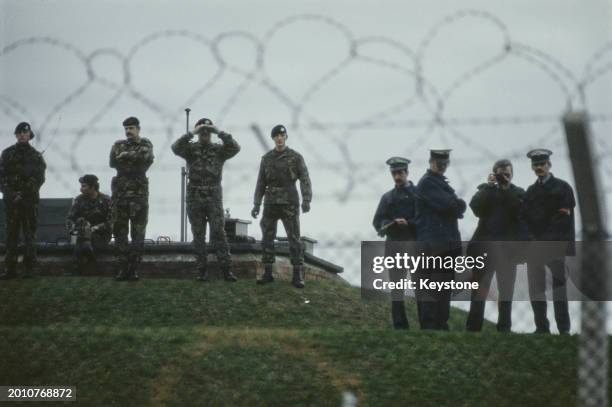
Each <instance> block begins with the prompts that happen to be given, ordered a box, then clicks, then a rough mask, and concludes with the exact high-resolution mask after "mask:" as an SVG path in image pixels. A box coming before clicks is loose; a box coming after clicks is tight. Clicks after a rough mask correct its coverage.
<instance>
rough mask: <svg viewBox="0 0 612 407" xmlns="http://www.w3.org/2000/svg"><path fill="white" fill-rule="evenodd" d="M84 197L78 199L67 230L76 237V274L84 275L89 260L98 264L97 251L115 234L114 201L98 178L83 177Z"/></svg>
mask: <svg viewBox="0 0 612 407" xmlns="http://www.w3.org/2000/svg"><path fill="white" fill-rule="evenodd" d="M79 182H80V183H81V195H79V196H77V197H76V198H74V200H73V201H72V207H71V208H70V212H69V213H68V216H67V217H66V228H67V229H68V232H69V233H70V234H71V235H76V237H77V240H76V244H75V247H74V271H73V272H72V273H71V274H80V271H81V269H82V268H83V266H85V265H86V264H87V262H88V261H95V251H97V250H99V249H102V248H105V247H107V246H108V243H109V242H110V239H111V235H112V222H111V198H110V196H108V195H105V194H103V193H101V192H100V184H99V183H98V177H96V176H95V175H91V174H87V175H84V176H82V177H81V178H79Z"/></svg>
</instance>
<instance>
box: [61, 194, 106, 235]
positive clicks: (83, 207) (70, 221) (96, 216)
mask: <svg viewBox="0 0 612 407" xmlns="http://www.w3.org/2000/svg"><path fill="white" fill-rule="evenodd" d="M80 218H83V219H85V220H86V221H88V222H89V224H90V225H91V226H92V227H93V226H99V227H100V228H99V229H98V230H99V231H100V232H102V233H105V234H108V235H110V234H111V231H112V229H111V198H110V196H108V195H105V194H102V193H98V197H97V198H96V199H93V200H92V199H90V198H89V197H88V196H86V195H83V194H81V195H79V196H77V197H76V198H74V199H73V200H72V207H71V208H70V212H68V216H67V217H66V228H67V229H68V230H69V231H70V230H72V229H74V228H75V226H76V224H77V221H78V220H79V219H80Z"/></svg>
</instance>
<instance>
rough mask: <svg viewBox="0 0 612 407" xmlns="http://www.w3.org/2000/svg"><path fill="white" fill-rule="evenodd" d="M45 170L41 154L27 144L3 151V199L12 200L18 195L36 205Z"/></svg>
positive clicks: (0, 158)
mask: <svg viewBox="0 0 612 407" xmlns="http://www.w3.org/2000/svg"><path fill="white" fill-rule="evenodd" d="M46 168H47V164H46V163H45V160H44V159H43V156H42V154H41V153H39V152H38V151H36V149H35V148H34V147H32V146H31V145H29V144H23V145H22V144H19V143H16V144H14V145H12V146H10V147H8V148H7V149H5V150H4V151H3V152H2V155H1V156H0V191H2V193H3V194H4V198H5V199H13V198H14V197H15V195H16V194H18V193H19V194H21V196H22V198H23V199H24V200H26V201H28V202H34V203H37V202H38V201H39V199H40V195H39V190H40V187H41V186H42V184H44V182H45V169H46Z"/></svg>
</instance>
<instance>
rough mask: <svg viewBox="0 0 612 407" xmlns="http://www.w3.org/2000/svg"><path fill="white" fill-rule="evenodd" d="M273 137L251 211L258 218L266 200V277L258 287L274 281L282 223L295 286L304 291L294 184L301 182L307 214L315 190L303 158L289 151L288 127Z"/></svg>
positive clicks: (263, 223)
mask: <svg viewBox="0 0 612 407" xmlns="http://www.w3.org/2000/svg"><path fill="white" fill-rule="evenodd" d="M270 135H271V137H272V139H273V140H274V144H275V147H274V149H273V150H271V151H270V152H268V153H266V154H265V155H264V156H263V157H262V158H261V165H260V167H259V176H258V177H257V186H256V187H255V198H254V204H255V205H254V206H253V210H252V211H251V215H252V216H253V218H257V215H259V211H260V207H261V201H262V199H265V202H264V212H263V217H262V219H261V223H260V224H261V233H262V242H261V244H262V250H263V256H262V263H264V274H263V276H262V277H261V278H260V279H258V280H257V284H266V283H271V282H272V281H274V278H273V276H272V265H273V264H274V261H275V250H274V239H275V238H276V227H277V224H278V220H279V219H280V220H281V221H282V222H283V226H284V227H285V232H286V233H287V239H288V240H289V252H290V256H291V264H292V265H293V279H292V284H293V286H294V287H296V288H304V252H303V248H302V242H301V241H300V209H299V204H300V199H299V196H298V192H297V189H296V187H295V182H296V181H297V180H300V189H301V192H302V211H303V212H304V213H306V212H308V211H309V210H310V201H311V200H312V186H311V183H310V177H309V176H308V168H307V167H306V163H305V162H304V158H302V156H301V155H300V154H299V153H298V152H297V151H295V150H292V149H290V148H289V147H287V144H286V142H287V137H288V136H287V129H286V128H285V126H283V125H281V124H279V125H277V126H274V128H273V129H272V132H271V134H270ZM264 197H265V198H264Z"/></svg>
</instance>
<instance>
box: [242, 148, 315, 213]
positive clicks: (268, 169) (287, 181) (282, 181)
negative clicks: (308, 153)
mask: <svg viewBox="0 0 612 407" xmlns="http://www.w3.org/2000/svg"><path fill="white" fill-rule="evenodd" d="M298 179H299V180H300V190H301V192H302V200H303V201H304V202H310V201H311V200H312V185H311V183H310V177H309V176H308V168H307V167H306V163H305V162H304V158H303V157H302V156H301V155H300V153H298V152H297V151H295V150H292V149H290V148H289V147H287V148H285V149H284V150H283V151H281V152H278V151H276V149H274V150H272V151H269V152H268V153H266V154H265V155H264V156H263V157H261V164H260V166H259V176H258V177H257V186H256V187H255V198H254V203H255V205H261V201H262V199H263V197H264V196H265V203H266V205H277V204H294V205H298V204H299V203H300V199H299V196H298V192H297V189H296V187H295V181H296V180H298Z"/></svg>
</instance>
